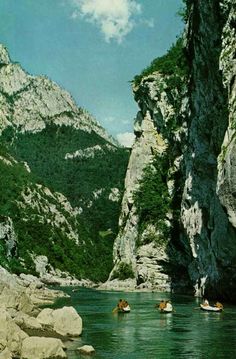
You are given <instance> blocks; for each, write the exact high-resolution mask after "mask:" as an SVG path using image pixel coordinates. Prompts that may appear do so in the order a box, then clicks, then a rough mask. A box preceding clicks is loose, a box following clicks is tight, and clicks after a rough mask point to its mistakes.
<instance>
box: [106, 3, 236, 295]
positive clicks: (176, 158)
mask: <svg viewBox="0 0 236 359" xmlns="http://www.w3.org/2000/svg"><path fill="white" fill-rule="evenodd" d="M186 3H187V9H186V15H187V18H188V21H187V24H186V30H185V33H184V36H183V41H182V43H180V41H181V40H178V41H177V44H176V45H175V46H172V48H171V50H170V51H169V52H168V54H167V55H165V56H163V57H162V58H159V59H156V60H154V61H153V63H152V64H151V66H150V67H148V68H147V69H145V70H144V71H143V73H142V74H141V75H140V76H137V77H136V78H135V80H134V96H135V99H136V101H137V102H138V104H139V107H140V111H141V112H140V113H139V114H138V117H137V123H136V124H135V133H136V141H135V144H134V147H133V149H132V152H131V157H130V162H129V166H128V172H127V177H126V185H125V195H124V198H123V203H122V214H121V217H120V232H119V235H118V237H117V239H116V241H115V246H114V262H115V266H114V269H113V271H112V273H111V275H110V279H114V278H118V279H119V280H123V279H127V278H132V282H129V281H126V282H127V283H128V285H131V286H138V287H140V286H141V287H151V288H157V289H162V290H171V289H174V290H175V291H177V290H180V291H182V292H191V293H194V294H195V295H200V296H203V295H208V296H212V297H224V298H226V299H231V300H232V299H233V300H236V286H235V263H236V258H235V257H236V232H235V226H236V222H235V199H234V197H235V196H234V192H235V191H234V186H235V184H234V182H235V176H234V168H235V163H234V157H235V156H234V146H235V123H234V122H235V31H236V29H235V17H236V6H235V5H236V3H235V1H233V2H232V1H227V0H224V1H219V0H214V1H210V0H202V1H201V0H200V1H193V0H192V1H190V0H189V1H186ZM146 124H148V125H146ZM124 272H125V274H124ZM124 284H125V283H124Z"/></svg>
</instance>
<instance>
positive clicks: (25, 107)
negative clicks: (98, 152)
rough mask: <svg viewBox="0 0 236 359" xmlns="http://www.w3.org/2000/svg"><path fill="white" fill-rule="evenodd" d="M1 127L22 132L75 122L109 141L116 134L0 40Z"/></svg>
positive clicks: (1, 128)
mask: <svg viewBox="0 0 236 359" xmlns="http://www.w3.org/2000/svg"><path fill="white" fill-rule="evenodd" d="M0 104H1V106H0V107H1V109H0V130H1V132H2V131H3V130H4V129H5V128H6V127H7V126H13V127H15V128H16V129H17V130H18V131H19V132H27V131H29V132H33V133H34V132H39V131H42V130H43V129H44V128H45V127H46V126H47V125H48V124H51V123H54V124H56V125H59V126H62V125H66V126H72V127H74V128H75V129H80V130H84V131H86V132H89V133H91V132H92V131H94V132H96V133H97V134H99V135H100V136H101V137H103V138H104V139H106V140H107V141H109V142H111V143H114V140H113V139H112V137H110V136H108V134H107V133H106V131H105V130H104V129H103V128H102V127H101V126H100V125H99V124H98V122H97V121H96V120H95V119H94V118H93V117H92V116H91V115H90V114H89V113H88V112H87V111H86V110H84V109H82V108H79V107H78V106H77V105H76V104H75V102H74V100H73V99H72V97H71V95H70V94H69V93H68V92H67V91H65V90H63V89H62V88H61V87H59V86H58V85H57V84H56V83H54V82H53V81H51V80H49V79H48V78H47V77H43V76H40V77H36V76H31V75H29V74H28V73H27V72H26V71H24V70H23V69H22V68H21V66H20V64H18V63H12V62H11V60H10V58H9V55H8V52H7V49H6V48H5V47H4V46H3V45H2V44H0Z"/></svg>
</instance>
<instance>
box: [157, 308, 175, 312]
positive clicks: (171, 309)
mask: <svg viewBox="0 0 236 359" xmlns="http://www.w3.org/2000/svg"><path fill="white" fill-rule="evenodd" d="M159 312H160V313H172V312H173V308H163V309H159Z"/></svg>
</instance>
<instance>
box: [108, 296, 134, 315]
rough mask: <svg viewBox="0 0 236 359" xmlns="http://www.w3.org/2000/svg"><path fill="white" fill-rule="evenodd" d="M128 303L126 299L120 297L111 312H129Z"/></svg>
mask: <svg viewBox="0 0 236 359" xmlns="http://www.w3.org/2000/svg"><path fill="white" fill-rule="evenodd" d="M130 310H131V309H130V305H129V303H128V302H127V300H124V299H120V300H119V302H118V303H117V306H116V307H115V308H114V309H113V311H112V312H113V313H129V312H130Z"/></svg>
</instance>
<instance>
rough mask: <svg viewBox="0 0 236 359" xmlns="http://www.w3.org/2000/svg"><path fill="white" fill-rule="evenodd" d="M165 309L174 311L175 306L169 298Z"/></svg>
mask: <svg viewBox="0 0 236 359" xmlns="http://www.w3.org/2000/svg"><path fill="white" fill-rule="evenodd" d="M165 310H166V311H168V312H172V310H173V307H172V304H171V301H170V300H167V302H166V307H165Z"/></svg>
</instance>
